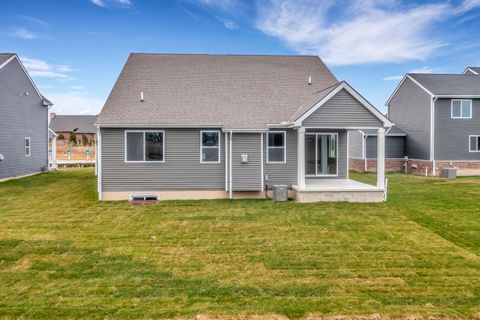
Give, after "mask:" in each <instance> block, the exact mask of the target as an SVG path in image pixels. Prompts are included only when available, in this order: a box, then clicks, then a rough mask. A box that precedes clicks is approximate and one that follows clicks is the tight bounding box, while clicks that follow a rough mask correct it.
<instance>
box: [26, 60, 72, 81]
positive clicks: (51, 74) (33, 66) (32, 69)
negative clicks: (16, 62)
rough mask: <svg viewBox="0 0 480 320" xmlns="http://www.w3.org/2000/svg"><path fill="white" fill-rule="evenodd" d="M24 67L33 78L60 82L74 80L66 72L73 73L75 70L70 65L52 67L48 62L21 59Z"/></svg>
mask: <svg viewBox="0 0 480 320" xmlns="http://www.w3.org/2000/svg"><path fill="white" fill-rule="evenodd" d="M20 60H22V63H23V65H24V66H25V68H26V69H27V70H28V73H29V74H30V75H31V76H32V77H46V78H57V79H60V80H72V78H71V77H70V76H68V75H66V74H65V72H70V71H73V69H72V68H71V67H70V66H68V65H64V64H61V65H51V64H49V63H48V62H46V61H43V60H38V59H32V58H26V57H22V58H20Z"/></svg>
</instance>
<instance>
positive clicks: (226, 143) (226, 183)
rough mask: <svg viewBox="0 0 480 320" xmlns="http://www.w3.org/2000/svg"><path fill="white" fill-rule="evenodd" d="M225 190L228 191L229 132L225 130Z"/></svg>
mask: <svg viewBox="0 0 480 320" xmlns="http://www.w3.org/2000/svg"><path fill="white" fill-rule="evenodd" d="M225 191H228V133H227V132H225Z"/></svg>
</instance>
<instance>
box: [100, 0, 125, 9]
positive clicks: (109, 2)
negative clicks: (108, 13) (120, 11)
mask: <svg viewBox="0 0 480 320" xmlns="http://www.w3.org/2000/svg"><path fill="white" fill-rule="evenodd" d="M90 2H91V3H93V4H94V5H97V6H99V7H102V8H109V7H116V8H130V7H131V6H132V1H131V0H90Z"/></svg>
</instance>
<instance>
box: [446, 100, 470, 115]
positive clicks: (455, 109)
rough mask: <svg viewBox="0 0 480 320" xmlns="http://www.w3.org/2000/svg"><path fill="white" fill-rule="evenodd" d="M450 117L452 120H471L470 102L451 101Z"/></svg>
mask: <svg viewBox="0 0 480 320" xmlns="http://www.w3.org/2000/svg"><path fill="white" fill-rule="evenodd" d="M451 117H452V118H453V119H470V118H472V100H458V99H454V100H452V106H451Z"/></svg>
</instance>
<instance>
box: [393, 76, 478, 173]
mask: <svg viewBox="0 0 480 320" xmlns="http://www.w3.org/2000/svg"><path fill="white" fill-rule="evenodd" d="M477 70H478V68H473V67H470V68H467V69H466V70H465V72H464V74H460V75H458V74H413V73H409V74H406V75H405V77H404V78H403V79H402V81H401V82H400V84H399V85H398V86H397V88H396V89H395V91H394V92H393V94H392V95H391V96H390V98H389V99H388V101H387V103H386V106H387V108H388V117H389V119H390V120H391V121H392V122H393V123H395V125H396V126H398V127H400V128H401V129H402V130H403V131H404V132H405V133H406V140H405V153H406V155H407V156H408V171H409V172H415V173H418V174H424V175H440V174H441V171H442V169H443V168H447V167H456V168H458V174H459V175H477V174H480V76H478V75H477Z"/></svg>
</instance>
